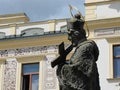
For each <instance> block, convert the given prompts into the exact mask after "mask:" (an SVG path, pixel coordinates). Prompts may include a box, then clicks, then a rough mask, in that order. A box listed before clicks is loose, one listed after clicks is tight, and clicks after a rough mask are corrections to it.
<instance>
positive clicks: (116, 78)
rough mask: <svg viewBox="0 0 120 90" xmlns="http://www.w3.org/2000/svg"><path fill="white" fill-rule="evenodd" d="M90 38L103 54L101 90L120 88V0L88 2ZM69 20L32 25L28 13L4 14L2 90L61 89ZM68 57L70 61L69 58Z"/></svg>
mask: <svg viewBox="0 0 120 90" xmlns="http://www.w3.org/2000/svg"><path fill="white" fill-rule="evenodd" d="M85 13H86V15H85V20H86V23H87V25H88V28H89V33H90V35H89V37H88V38H89V39H93V40H94V41H95V42H96V43H97V45H98V47H99V51H100V56H99V60H98V61H97V65H98V70H99V75H100V76H99V77H100V86H101V90H108V89H109V90H119V89H120V1H119V0H94V1H93V0H85ZM66 20H67V19H57V20H56V19H55V20H48V21H40V22H29V18H28V17H27V15H26V14H24V13H19V14H9V15H0V90H59V85H58V81H57V77H56V72H55V71H56V68H54V69H53V68H52V67H51V65H50V63H51V61H53V60H54V59H55V58H56V57H57V56H58V45H59V44H60V43H61V42H64V43H65V46H66V47H67V46H68V45H69V43H70V42H69V41H68V40H67V33H66V31H67V27H66V24H67V23H66ZM69 57H70V55H68V57H67V58H69Z"/></svg>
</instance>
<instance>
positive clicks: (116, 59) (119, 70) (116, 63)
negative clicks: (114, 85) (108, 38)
mask: <svg viewBox="0 0 120 90" xmlns="http://www.w3.org/2000/svg"><path fill="white" fill-rule="evenodd" d="M113 73H114V78H120V45H114V46H113Z"/></svg>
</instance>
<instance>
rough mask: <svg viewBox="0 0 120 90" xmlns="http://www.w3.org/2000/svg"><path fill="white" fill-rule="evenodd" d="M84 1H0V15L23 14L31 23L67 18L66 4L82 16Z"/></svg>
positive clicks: (67, 9) (68, 14)
mask: <svg viewBox="0 0 120 90" xmlns="http://www.w3.org/2000/svg"><path fill="white" fill-rule="evenodd" d="M83 3H84V0H12V1H11V0H0V14H11V13H21V12H24V13H26V14H27V15H28V17H29V18H30V20H31V21H41V20H48V19H59V18H68V17H69V16H70V13H69V8H68V4H72V5H73V6H76V7H77V8H78V9H80V11H82V13H83V14H84V5H83Z"/></svg>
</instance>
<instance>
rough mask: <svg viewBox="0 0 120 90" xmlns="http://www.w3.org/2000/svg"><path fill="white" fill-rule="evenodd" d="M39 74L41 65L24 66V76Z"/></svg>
mask: <svg viewBox="0 0 120 90" xmlns="http://www.w3.org/2000/svg"><path fill="white" fill-rule="evenodd" d="M33 72H39V64H38V63H36V64H23V74H25V73H33Z"/></svg>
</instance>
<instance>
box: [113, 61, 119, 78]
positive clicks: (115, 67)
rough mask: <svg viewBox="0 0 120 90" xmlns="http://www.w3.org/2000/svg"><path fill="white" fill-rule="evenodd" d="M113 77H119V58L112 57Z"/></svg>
mask: <svg viewBox="0 0 120 90" xmlns="http://www.w3.org/2000/svg"><path fill="white" fill-rule="evenodd" d="M114 77H115V78H118V77H120V59H114Z"/></svg>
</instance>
